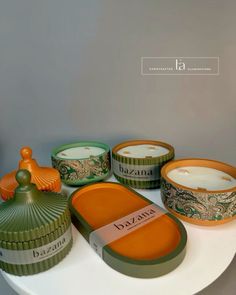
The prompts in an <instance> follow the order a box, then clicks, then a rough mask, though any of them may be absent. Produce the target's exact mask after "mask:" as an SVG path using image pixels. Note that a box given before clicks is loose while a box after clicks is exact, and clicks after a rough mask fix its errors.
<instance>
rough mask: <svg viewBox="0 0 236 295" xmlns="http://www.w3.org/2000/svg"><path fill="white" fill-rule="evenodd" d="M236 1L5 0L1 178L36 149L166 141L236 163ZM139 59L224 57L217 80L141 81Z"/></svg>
mask: <svg viewBox="0 0 236 295" xmlns="http://www.w3.org/2000/svg"><path fill="white" fill-rule="evenodd" d="M235 11H236V1H234V0H232V1H231V0H226V1H221V0H215V1H210V0H199V1H194V0H181V1H176V0H159V1H158V0H145V1H144V0H143V1H141V0H119V1H115V0H67V1H64V0H41V1H36V0H28V1H27V0H21V1H17V0H8V1H2V3H1V4H0V134H1V137H0V153H1V157H0V158H1V161H0V172H1V174H3V173H5V172H7V171H9V170H12V169H15V168H16V166H17V163H18V159H19V155H18V150H19V149H20V147H21V146H22V145H30V146H31V147H32V148H33V150H34V155H35V157H37V159H38V160H39V162H40V163H41V164H46V163H50V151H51V149H52V148H53V147H55V146H57V145H58V144H62V143H66V142H71V141H76V140H80V139H91V140H100V141H104V142H106V143H109V144H111V145H113V144H115V143H118V142H119V141H121V140H124V139H128V138H151V139H161V140H164V141H167V142H169V143H171V144H173V145H174V146H175V147H176V150H177V156H178V157H190V156H194V157H198V156H199V157H208V158H213V159H218V160H222V161H226V162H229V163H231V164H234V165H235V164H236V156H235V147H236V132H235V129H236V96H235V94H236V86H235V85H236V83H235V81H236V80H235V79H236V78H235V72H236V71H235V69H236V57H235V54H236V39H235V28H236V17H235ZM141 56H220V75H219V76H141V74H140V59H141Z"/></svg>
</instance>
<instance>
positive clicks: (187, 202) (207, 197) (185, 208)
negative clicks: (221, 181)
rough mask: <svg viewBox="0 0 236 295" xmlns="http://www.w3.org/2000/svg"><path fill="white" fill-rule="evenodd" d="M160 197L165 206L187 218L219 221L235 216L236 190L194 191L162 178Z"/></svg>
mask: <svg viewBox="0 0 236 295" xmlns="http://www.w3.org/2000/svg"><path fill="white" fill-rule="evenodd" d="M161 197H162V201H163V203H164V204H165V206H166V207H167V208H170V209H172V210H173V211H174V212H176V213H179V214H181V215H183V216H186V217H188V218H194V219H198V220H208V221H219V220H223V219H227V218H232V217H234V216H235V217H236V192H222V193H218V192H217V193H205V192H195V191H191V190H184V189H180V188H177V187H175V186H173V185H172V184H171V183H169V182H167V181H166V180H165V179H162V181H161Z"/></svg>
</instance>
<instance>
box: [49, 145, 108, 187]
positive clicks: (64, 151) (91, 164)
mask: <svg viewBox="0 0 236 295" xmlns="http://www.w3.org/2000/svg"><path fill="white" fill-rule="evenodd" d="M76 149H78V151H77V153H76V155H75V153H74V155H73V152H72V153H71V151H73V150H76ZM86 149H87V150H88V151H89V150H90V151H89V152H88V153H85V150H86ZM94 150H96V153H94V152H95V151H94ZM68 151H69V152H68ZM68 153H71V154H70V155H69V156H68ZM51 159H52V166H53V167H54V168H56V169H57V170H58V171H59V172H60V176H61V180H62V182H64V183H65V184H66V185H71V186H81V185H84V184H89V183H92V182H97V181H101V180H103V179H105V178H107V177H108V176H109V175H110V173H111V163H110V148H109V146H108V145H106V144H104V143H100V142H95V141H81V142H77V143H71V144H65V145H61V146H59V147H57V148H55V149H54V150H53V151H52V154H51Z"/></svg>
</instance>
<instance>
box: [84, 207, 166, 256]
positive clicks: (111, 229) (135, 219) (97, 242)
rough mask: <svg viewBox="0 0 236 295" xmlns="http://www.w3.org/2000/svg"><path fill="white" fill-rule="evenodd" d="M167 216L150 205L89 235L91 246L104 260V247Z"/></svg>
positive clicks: (163, 211) (164, 212) (160, 209)
mask: <svg viewBox="0 0 236 295" xmlns="http://www.w3.org/2000/svg"><path fill="white" fill-rule="evenodd" d="M164 214H166V211H165V210H164V209H162V208H160V207H159V206H157V205H155V204H150V205H148V206H145V207H143V208H142V209H140V210H137V211H135V212H132V213H131V214H129V215H126V216H124V217H122V218H120V219H117V220H114V222H112V223H109V224H107V225H105V226H103V227H101V228H99V229H97V230H94V231H93V232H91V233H90V235H89V243H90V246H91V247H92V248H93V249H94V250H95V252H96V253H97V254H98V255H99V256H100V257H101V258H102V252H103V247H104V246H105V245H107V244H110V243H111V242H114V241H116V240H118V239H120V238H122V237H124V236H126V235H128V234H129V233H132V232H133V231H135V230H137V229H139V228H140V227H142V226H144V225H146V224H148V223H150V222H152V221H154V220H155V219H157V218H159V217H160V216H163V215H164Z"/></svg>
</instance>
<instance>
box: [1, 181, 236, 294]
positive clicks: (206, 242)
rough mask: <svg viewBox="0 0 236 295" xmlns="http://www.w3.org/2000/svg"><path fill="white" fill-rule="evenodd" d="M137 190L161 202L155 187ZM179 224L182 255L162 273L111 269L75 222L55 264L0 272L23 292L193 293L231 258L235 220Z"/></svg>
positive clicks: (235, 249)
mask: <svg viewBox="0 0 236 295" xmlns="http://www.w3.org/2000/svg"><path fill="white" fill-rule="evenodd" d="M109 181H115V179H114V178H113V177H112V178H110V179H109ZM63 189H64V190H66V191H67V192H72V191H73V190H74V189H72V188H68V187H64V188H63ZM137 191H138V192H139V193H141V194H143V195H144V196H145V197H147V198H148V199H150V200H152V201H153V202H155V203H157V204H158V205H160V206H162V207H163V204H162V202H161V198H160V191H159V190H137ZM183 223H184V225H185V227H186V230H187V233H188V243H187V254H186V257H185V259H184V261H183V262H182V263H181V265H179V266H178V267H177V268H176V269H175V270H174V271H172V272H170V273H168V274H166V275H164V276H162V277H158V278H153V279H137V278H132V277H128V276H125V275H123V274H121V273H119V272H117V271H115V270H113V269H112V268H110V267H109V266H108V265H106V263H105V262H104V261H102V259H101V258H100V257H99V256H98V255H97V254H96V253H95V252H94V251H93V250H92V249H91V248H90V246H89V244H88V243H87V241H86V240H85V239H84V238H83V237H82V236H81V234H80V233H79V232H78V231H77V230H76V229H75V228H74V227H73V238H74V244H73V247H72V250H71V252H70V253H69V254H68V255H67V257H66V258H65V259H64V260H63V261H62V262H60V263H59V264H58V265H57V266H55V267H53V268H52V269H50V270H48V271H46V272H44V273H40V274H37V275H33V276H25V277H17V276H13V275H10V274H7V273H5V272H3V271H2V274H3V276H4V278H5V279H6V280H7V282H8V283H9V285H10V286H11V287H12V288H13V289H14V290H15V291H16V292H17V293H19V294H22V295H26V294H27V295H29V294H30V295H52V294H56V295H72V294H73V295H74V294H80V295H94V294H96V295H111V294H112V295H121V294H125V295H126V294H129V295H133V294H135V295H143V294H148V295H152V294H153V295H157V294H161V295H165V294H167V295H172V294H175V295H178V294H179V295H185V294H186V295H192V294H195V293H197V292H199V291H200V290H202V289H203V288H205V287H206V286H208V285H209V284H211V283H212V282H213V281H214V280H216V279H217V278H218V277H219V276H220V275H221V274H222V273H223V272H224V270H225V269H226V268H227V266H228V265H229V264H230V262H231V261H232V259H233V257H234V255H235V252H236V221H233V222H231V223H228V224H224V225H219V226H216V227H202V226H197V225H192V224H188V223H186V222H183Z"/></svg>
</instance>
